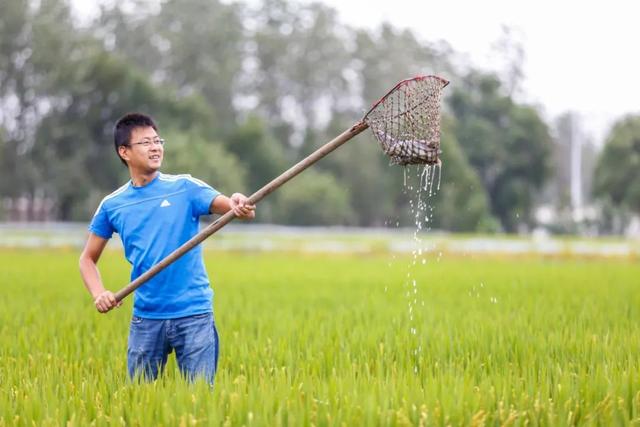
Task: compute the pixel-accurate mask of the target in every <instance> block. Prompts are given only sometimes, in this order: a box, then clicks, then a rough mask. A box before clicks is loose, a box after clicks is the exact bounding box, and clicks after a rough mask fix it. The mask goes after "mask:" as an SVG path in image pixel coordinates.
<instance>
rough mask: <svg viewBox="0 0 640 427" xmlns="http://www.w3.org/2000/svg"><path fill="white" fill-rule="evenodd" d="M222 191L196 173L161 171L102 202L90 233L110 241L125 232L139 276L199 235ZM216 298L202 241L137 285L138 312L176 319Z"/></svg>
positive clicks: (128, 252) (127, 248)
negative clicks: (201, 219) (202, 219)
mask: <svg viewBox="0 0 640 427" xmlns="http://www.w3.org/2000/svg"><path fill="white" fill-rule="evenodd" d="M219 194H220V193H218V192H217V191H216V190H214V189H213V188H212V187H210V186H209V185H207V184H205V183H204V182H202V181H200V180H198V179H195V178H192V177H191V175H167V174H163V173H158V175H157V176H156V178H154V180H153V181H151V182H149V183H148V184H147V185H145V186H143V187H134V186H133V185H132V184H131V181H129V182H128V183H127V184H125V185H123V186H122V187H120V188H119V189H117V190H116V191H114V192H113V193H111V194H110V195H108V196H107V197H105V198H104V199H103V200H102V203H100V206H98V209H97V210H96V213H95V215H94V216H93V220H92V221H91V224H90V225H89V231H90V232H92V233H94V234H95V235H97V236H100V237H102V238H105V239H109V238H111V236H112V235H113V232H116V233H118V234H119V235H120V239H121V240H122V243H123V245H124V252H125V256H126V258H127V260H128V261H129V263H130V264H131V265H132V266H133V269H132V270H131V280H134V279H136V278H137V277H139V276H140V275H141V274H142V273H144V272H145V271H147V270H149V269H150V268H151V267H152V266H154V265H155V264H157V263H158V262H159V261H160V260H162V259H163V258H164V257H166V256H167V255H169V254H170V253H171V252H173V251H174V250H175V249H176V248H178V247H179V246H181V245H182V244H183V243H184V242H186V241H187V240H189V239H190V238H191V237H193V236H194V235H195V234H197V233H198V229H199V221H198V219H199V217H200V216H201V215H207V214H209V207H210V205H211V202H212V201H213V199H215V198H216V196H218V195H219ZM212 300H213V290H212V289H211V287H210V286H209V278H208V277H207V272H206V270H205V268H204V262H203V260H202V248H201V246H200V245H198V246H196V247H195V248H193V249H192V250H190V251H189V252H187V253H186V254H184V255H183V256H182V257H181V258H179V259H178V260H176V261H175V262H173V264H171V265H169V266H168V267H166V268H165V269H164V270H162V271H161V272H160V273H158V274H157V275H155V276H154V277H152V278H151V279H150V280H149V281H148V282H146V283H144V284H143V285H142V286H140V287H139V288H138V289H136V291H135V294H134V304H133V314H134V315H135V316H139V317H143V318H148V319H174V318H178V317H184V316H191V315H194V314H201V313H208V312H211V311H212Z"/></svg>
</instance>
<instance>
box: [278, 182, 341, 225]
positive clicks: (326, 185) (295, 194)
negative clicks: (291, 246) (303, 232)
mask: <svg viewBox="0 0 640 427" xmlns="http://www.w3.org/2000/svg"><path fill="white" fill-rule="evenodd" d="M278 192H279V194H278V202H277V204H276V205H275V206H274V207H273V209H274V211H275V212H274V218H275V221H276V222H281V223H284V224H291V225H349V224H351V223H352V221H353V216H354V213H353V211H352V210H351V206H350V204H349V191H348V189H346V188H345V187H344V186H342V185H340V183H339V182H338V181H337V180H336V179H335V178H334V177H333V176H332V175H331V174H329V173H326V172H320V171H318V170H315V169H309V170H307V171H305V172H304V173H302V174H301V175H298V176H297V177H296V178H295V179H293V180H292V181H289V182H288V183H287V184H286V185H284V186H283V187H282V188H281V189H280V190H279V191H278Z"/></svg>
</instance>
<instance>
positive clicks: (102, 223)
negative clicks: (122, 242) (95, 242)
mask: <svg viewBox="0 0 640 427" xmlns="http://www.w3.org/2000/svg"><path fill="white" fill-rule="evenodd" d="M89 231H90V232H92V233H93V234H95V235H96V236H99V237H102V238H103V239H110V238H111V236H113V232H114V231H115V230H114V229H113V225H112V224H111V221H109V217H108V215H107V211H106V210H105V208H104V203H101V204H100V206H98V209H97V210H96V213H95V214H94V215H93V219H92V220H91V223H90V224H89Z"/></svg>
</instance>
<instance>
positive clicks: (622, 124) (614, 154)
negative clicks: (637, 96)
mask: <svg viewBox="0 0 640 427" xmlns="http://www.w3.org/2000/svg"><path fill="white" fill-rule="evenodd" d="M594 195H595V196H596V197H597V198H598V199H600V200H601V201H603V202H605V203H607V202H608V203H610V204H611V205H613V207H614V208H618V209H621V210H626V211H631V212H634V213H635V214H640V116H638V115H635V116H634V115H630V116H627V117H625V118H623V119H621V120H619V121H618V122H617V123H616V124H615V125H614V126H613V129H612V130H611V132H610V133H609V136H608V137H607V140H606V143H605V147H604V150H603V151H602V154H601V155H600V158H599V159H598V162H597V166H596V171H595V178H594Z"/></svg>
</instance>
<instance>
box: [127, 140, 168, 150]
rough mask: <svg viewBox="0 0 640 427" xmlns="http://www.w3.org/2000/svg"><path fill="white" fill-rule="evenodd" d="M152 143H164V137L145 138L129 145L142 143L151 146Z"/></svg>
mask: <svg viewBox="0 0 640 427" xmlns="http://www.w3.org/2000/svg"><path fill="white" fill-rule="evenodd" d="M151 144H154V145H164V139H162V138H154V139H143V140H142V141H140V142H132V143H130V144H128V145H130V146H131V145H142V146H143V147H144V148H147V147H149V146H150V145H151Z"/></svg>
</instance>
